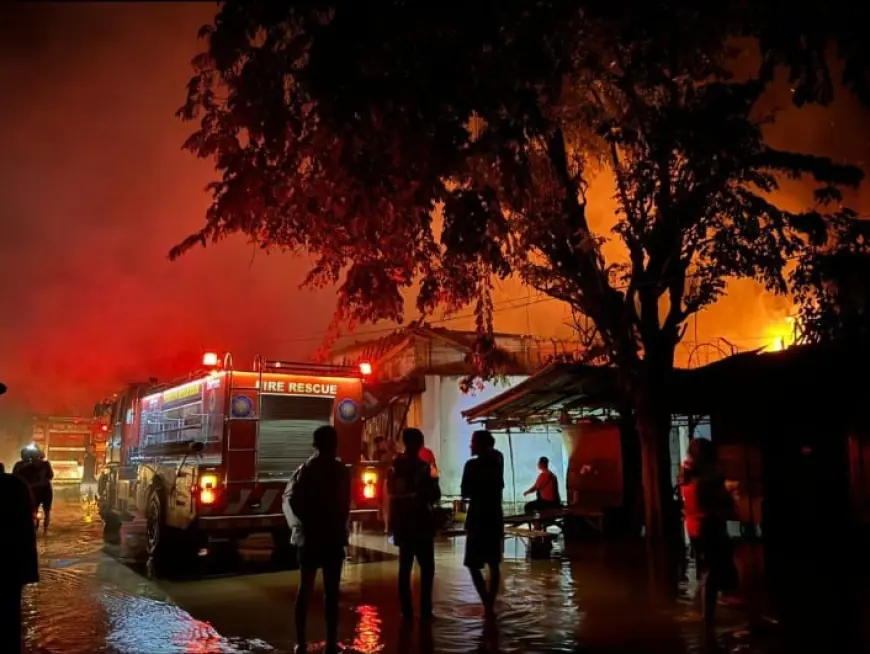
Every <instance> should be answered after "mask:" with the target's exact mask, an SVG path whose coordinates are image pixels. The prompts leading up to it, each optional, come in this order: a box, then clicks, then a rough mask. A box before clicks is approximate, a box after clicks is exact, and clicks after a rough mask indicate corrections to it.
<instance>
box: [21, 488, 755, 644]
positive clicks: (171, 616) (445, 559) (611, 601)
mask: <svg viewBox="0 0 870 654" xmlns="http://www.w3.org/2000/svg"><path fill="white" fill-rule="evenodd" d="M53 520H54V521H53V524H52V532H51V533H50V534H49V535H48V537H44V536H40V538H39V550H40V558H41V566H42V570H41V575H42V581H41V582H40V584H39V585H38V586H36V587H31V588H30V589H29V590H28V592H27V594H26V599H25V611H26V615H25V624H26V630H27V633H26V639H27V643H28V645H29V647H30V648H31V651H34V652H66V653H69V654H79V653H80V654H85V653H90V652H130V653H145V652H154V653H155V654H157V653H163V652H167V653H169V652H191V653H192V652H287V651H290V650H291V649H292V645H293V618H292V606H293V601H294V596H295V587H296V582H297V574H296V573H295V572H292V571H267V572H256V573H255V572H251V571H250V570H248V569H247V568H246V566H245V564H244V563H243V564H241V566H240V569H235V570H227V569H224V568H221V569H217V568H215V569H208V568H207V569H206V570H204V571H203V572H202V573H201V574H197V575H195V576H191V577H190V578H185V579H183V580H182V579H175V580H150V579H148V576H147V574H146V573H145V569H144V566H140V565H135V564H133V563H132V562H130V561H126V560H124V559H123V558H121V557H120V556H119V552H116V551H109V549H104V546H103V543H102V539H101V525H100V524H99V520H98V519H96V518H95V517H91V516H88V515H86V514H85V512H84V511H83V510H82V509H81V508H80V507H79V506H77V505H59V506H58V507H57V509H56V516H55V517H54V519H53ZM355 544H356V547H355V548H353V555H352V557H351V558H352V561H351V562H350V563H349V564H348V565H347V566H346V567H345V570H344V579H343V587H342V602H341V638H342V642H343V643H344V645H345V646H346V647H348V648H350V651H354V652H360V653H365V654H374V653H379V652H395V653H397V654H405V653H412V652H421V653H424V654H425V653H426V652H443V653H445V654H450V653H457V654H459V653H465V652H469V651H485V652H505V653H508V652H589V653H604V652H607V653H610V652H614V653H616V652H675V653H678V652H686V653H688V652H700V651H708V650H706V649H705V648H704V639H703V638H702V630H701V628H700V623H699V620H698V616H697V613H696V612H695V611H694V610H693V606H692V604H691V602H690V601H689V600H688V597H687V599H686V600H685V601H684V602H682V603H681V604H680V605H679V606H678V607H677V608H676V609H674V610H669V611H666V612H665V611H659V612H656V611H652V610H650V609H649V608H648V607H647V605H646V604H645V602H644V594H643V592H642V591H641V590H639V589H638V587H637V584H636V583H635V582H633V579H634V578H635V577H634V573H633V572H632V571H631V568H632V566H631V565H626V564H625V563H624V560H622V559H621V562H620V565H619V566H618V568H617V567H616V566H614V565H613V562H612V555H610V554H608V555H607V556H605V554H604V553H602V552H600V551H587V552H584V553H582V554H580V555H577V556H574V555H573V554H572V557H571V559H568V558H567V557H565V556H561V557H560V556H559V555H558V552H557V554H556V555H555V556H554V559H553V560H550V561H529V560H527V557H526V554H525V550H524V547H523V546H522V543H521V542H519V541H517V540H515V539H509V540H508V541H507V542H506V545H505V558H506V562H505V566H504V572H503V578H504V588H503V593H502V596H501V600H500V603H499V606H498V614H499V617H498V620H497V623H496V624H495V625H492V626H489V627H486V626H485V625H484V620H483V611H482V609H481V607H480V605H479V602H478V601H477V597H476V595H475V593H474V590H473V588H472V585H471V581H470V579H469V577H468V574H467V572H466V570H465V569H464V568H463V567H462V565H461V563H462V551H463V547H464V543H463V538H456V539H450V540H446V539H445V540H444V541H442V542H439V546H438V559H437V564H438V568H437V577H436V586H435V616H436V619H435V620H434V621H433V623H432V625H431V628H424V629H422V630H421V627H420V625H419V624H417V625H415V626H414V627H413V628H412V629H410V630H409V629H403V628H402V626H401V621H400V620H399V619H398V607H397V601H396V593H395V585H396V569H397V564H396V562H395V560H394V558H393V556H392V555H391V550H392V548H391V547H390V546H389V545H387V544H386V543H385V542H384V539H383V538H382V537H380V536H371V535H361V536H357V537H355ZM257 569H258V570H261V569H262V568H257ZM692 590H693V589H691V588H687V589H686V593H691V592H692ZM320 597H321V596H320V595H319V593H318V595H317V596H316V597H315V611H316V613H315V614H314V615H313V617H312V620H311V625H310V631H311V634H310V638H311V640H312V642H313V643H317V642H318V640H322V637H323V630H322V621H321V612H320V611H319V607H318V606H317V605H318V604H319V601H320ZM721 625H722V629H721V632H720V634H719V643H718V649H719V651H728V652H730V651H735V652H736V651H740V652H752V651H755V652H767V651H770V650H763V649H760V648H757V647H750V644H749V643H747V642H745V641H743V640H741V638H740V637H739V634H738V635H734V632H735V631H737V630H739V627H740V616H739V615H738V614H737V613H733V612H729V610H728V609H723V611H722V618H721ZM321 648H322V645H321ZM312 651H319V650H318V647H317V646H316V645H315V646H314V647H312Z"/></svg>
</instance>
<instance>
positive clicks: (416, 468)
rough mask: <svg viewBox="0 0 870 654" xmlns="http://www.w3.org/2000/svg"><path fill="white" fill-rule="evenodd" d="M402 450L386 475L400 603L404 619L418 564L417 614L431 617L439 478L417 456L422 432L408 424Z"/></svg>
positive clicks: (408, 614)
mask: <svg viewBox="0 0 870 654" xmlns="http://www.w3.org/2000/svg"><path fill="white" fill-rule="evenodd" d="M402 441H403V442H404V444H405V451H404V453H402V454H400V455H399V456H397V457H396V459H395V460H394V461H393V466H392V468H390V472H389V475H388V477H387V487H388V489H389V497H390V530H391V532H392V536H393V542H394V543H395V545H396V546H397V547H398V548H399V603H400V605H401V608H402V615H403V617H404V618H405V619H406V620H410V619H413V617H414V604H413V601H412V597H411V570H412V568H413V566H414V560H415V559H416V560H417V565H418V566H419V567H420V617H421V618H422V619H424V620H425V619H429V618H431V617H432V588H433V584H434V579H435V532H436V516H435V511H434V505H435V503H436V502H438V501H439V500H440V499H441V488H440V486H439V485H438V478H437V477H435V476H433V475H432V468H431V465H430V464H429V463H427V462H426V461H424V460H422V459H421V457H420V449H421V448H422V447H423V432H421V431H420V430H419V429H414V428H409V429H405V430H404V431H403V432H402Z"/></svg>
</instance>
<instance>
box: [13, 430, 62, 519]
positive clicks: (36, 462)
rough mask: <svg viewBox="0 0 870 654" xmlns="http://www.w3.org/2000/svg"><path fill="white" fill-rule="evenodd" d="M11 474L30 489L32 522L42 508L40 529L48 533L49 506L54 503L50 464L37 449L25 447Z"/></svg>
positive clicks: (52, 472) (52, 474)
mask: <svg viewBox="0 0 870 654" xmlns="http://www.w3.org/2000/svg"><path fill="white" fill-rule="evenodd" d="M12 474H14V475H15V476H16V477H18V478H19V479H21V480H22V481H23V482H24V483H25V484H27V486H28V488H29V489H30V493H31V495H32V497H33V517H34V521H35V520H36V516H37V514H38V512H39V507H40V506H41V507H42V513H43V516H44V518H45V520H44V522H43V526H42V529H43V533H48V526H49V524H50V523H51V505H52V503H53V502H54V491H53V490H52V487H51V482H52V480H53V479H54V470H53V469H52V467H51V463H49V462H48V461H46V460H45V454H44V453H43V452H42V451H40V450H39V449H35V448H32V447H25V448H24V449H23V450H21V460H20V461H18V462H17V463H16V464H15V467H14V468H13V469H12Z"/></svg>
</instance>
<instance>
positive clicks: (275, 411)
mask: <svg viewBox="0 0 870 654" xmlns="http://www.w3.org/2000/svg"><path fill="white" fill-rule="evenodd" d="M333 404H334V400H333V398H331V397H300V396H293V395H268V394H265V393H264V394H263V395H262V396H261V398H260V429H259V434H258V444H257V452H258V457H257V478H258V480H262V481H269V480H284V479H289V478H290V475H292V474H293V472H294V471H295V470H296V468H298V467H299V465H300V464H302V463H303V462H305V461H306V460H307V459H308V457H310V456H311V454H312V453H313V451H314V448H313V446H312V442H313V439H314V430H315V429H317V428H318V427H320V426H321V425H328V424H331V423H332V416H333Z"/></svg>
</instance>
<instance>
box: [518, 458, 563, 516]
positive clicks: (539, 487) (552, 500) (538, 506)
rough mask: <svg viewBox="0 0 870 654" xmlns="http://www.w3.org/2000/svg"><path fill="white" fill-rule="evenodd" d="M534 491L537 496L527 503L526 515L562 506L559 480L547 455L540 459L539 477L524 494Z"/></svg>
mask: <svg viewBox="0 0 870 654" xmlns="http://www.w3.org/2000/svg"><path fill="white" fill-rule="evenodd" d="M532 493H535V494H536V496H537V497H536V498H535V499H534V500H533V501H531V502H528V503H527V504H526V506H525V513H526V515H531V514H533V513H540V512H541V511H546V510H547V509H558V508H559V507H560V506H562V498H561V497H560V496H559V480H558V479H557V478H556V475H555V474H554V473H553V472H552V471H551V470H550V459H548V458H547V457H545V456H542V457H541V458H540V459H538V478H537V479H536V480H535V483H534V484H533V485H532V487H531V488H529V490H527V491H526V492H525V493H523V495H531V494H532Z"/></svg>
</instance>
